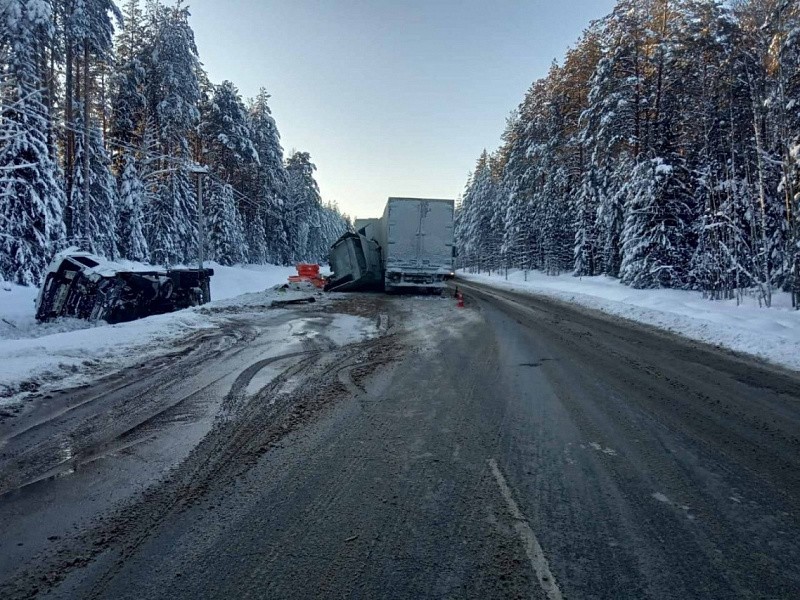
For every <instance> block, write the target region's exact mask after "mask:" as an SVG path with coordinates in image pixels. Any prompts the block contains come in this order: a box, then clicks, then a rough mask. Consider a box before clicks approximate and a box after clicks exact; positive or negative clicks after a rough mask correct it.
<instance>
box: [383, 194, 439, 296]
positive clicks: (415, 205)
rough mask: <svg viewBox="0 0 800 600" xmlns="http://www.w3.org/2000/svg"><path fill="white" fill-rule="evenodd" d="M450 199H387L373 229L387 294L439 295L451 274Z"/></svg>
mask: <svg viewBox="0 0 800 600" xmlns="http://www.w3.org/2000/svg"><path fill="white" fill-rule="evenodd" d="M453 210H454V202H453V201H452V200H436V199H429V198H389V201H388V202H387V203H386V208H385V209H384V211H383V217H381V219H380V223H379V224H378V227H377V228H376V233H377V237H376V241H377V242H378V245H379V246H380V248H381V262H382V264H383V275H384V284H385V289H386V291H387V292H394V291H401V290H404V289H405V290H412V289H419V290H423V289H426V290H429V291H432V292H438V293H440V292H441V291H442V290H443V289H444V286H445V281H446V279H448V278H449V277H450V276H452V274H453V248H454V244H453V234H454V223H453Z"/></svg>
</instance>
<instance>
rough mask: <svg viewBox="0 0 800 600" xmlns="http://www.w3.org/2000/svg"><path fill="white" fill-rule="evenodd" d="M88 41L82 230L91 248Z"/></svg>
mask: <svg viewBox="0 0 800 600" xmlns="http://www.w3.org/2000/svg"><path fill="white" fill-rule="evenodd" d="M89 81H90V76H89V41H88V40H84V41H83V165H82V166H83V232H84V235H85V236H86V238H87V239H86V247H87V249H89V250H91V247H92V244H91V240H90V239H89V223H90V219H91V211H90V210H89V188H90V187H91V186H90V185H89V152H90V148H89V99H90V93H89Z"/></svg>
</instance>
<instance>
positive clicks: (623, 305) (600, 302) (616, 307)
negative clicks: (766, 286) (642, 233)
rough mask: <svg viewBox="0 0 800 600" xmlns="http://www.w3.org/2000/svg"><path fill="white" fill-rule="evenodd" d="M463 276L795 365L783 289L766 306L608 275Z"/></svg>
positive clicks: (798, 334) (797, 323)
mask: <svg viewBox="0 0 800 600" xmlns="http://www.w3.org/2000/svg"><path fill="white" fill-rule="evenodd" d="M459 277H461V278H463V279H465V280H467V281H475V282H478V283H485V284H488V285H492V286H495V287H498V288H504V289H508V290H513V291H520V292H528V293H532V294H539V295H544V296H549V297H552V298H556V299H559V300H565V301H568V302H573V303H575V304H579V305H581V306H586V307H588V308H593V309H597V310H601V311H603V312H606V313H609V314H612V315H615V316H619V317H623V318H626V319H630V320H632V321H637V322H640V323H646V324H648V325H653V326H655V327H658V328H660V329H664V330H666V331H670V332H673V333H677V334H680V335H683V336H685V337H688V338H691V339H694V340H697V341H701V342H706V343H710V344H714V345H717V346H721V347H723V348H728V349H730V350H734V351H736V352H742V353H744V354H750V355H752V356H756V357H758V358H761V359H763V360H766V361H768V362H771V363H774V364H776V365H780V366H783V367H788V368H790V369H794V370H800V352H798V348H800V311H795V310H792V307H791V298H790V296H789V294H786V293H783V292H775V293H774V296H773V306H772V308H761V307H759V305H758V301H757V299H756V298H755V297H752V296H745V297H744V298H743V301H742V303H741V304H740V305H738V306H737V304H736V301H735V300H718V301H711V300H708V299H705V298H703V296H702V294H701V293H699V292H691V291H685V290H666V289H663V290H637V289H633V288H630V287H628V286H626V285H622V284H621V283H619V280H617V279H613V278H611V277H605V276H598V277H580V278H579V277H573V276H571V275H559V276H555V277H553V276H549V275H544V274H542V273H539V272H535V271H528V273H527V281H526V280H525V279H526V276H525V273H524V272H522V271H509V274H508V279H506V278H505V275H504V274H502V273H501V274H496V275H491V276H490V275H486V274H481V275H476V274H470V273H465V272H459Z"/></svg>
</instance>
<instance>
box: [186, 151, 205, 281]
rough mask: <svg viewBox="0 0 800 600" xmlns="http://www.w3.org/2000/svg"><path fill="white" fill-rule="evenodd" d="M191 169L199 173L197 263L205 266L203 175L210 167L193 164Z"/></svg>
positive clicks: (201, 266) (199, 265) (196, 173)
mask: <svg viewBox="0 0 800 600" xmlns="http://www.w3.org/2000/svg"><path fill="white" fill-rule="evenodd" d="M189 170H190V171H191V172H192V173H194V174H195V175H197V264H198V267H199V268H201V269H202V268H203V261H204V259H205V251H206V220H205V213H204V209H203V175H208V167H204V166H202V165H197V164H196V165H192V166H190V167H189Z"/></svg>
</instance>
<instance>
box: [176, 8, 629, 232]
mask: <svg viewBox="0 0 800 600" xmlns="http://www.w3.org/2000/svg"><path fill="white" fill-rule="evenodd" d="M189 4H190V7H191V12H192V21H191V22H192V26H193V27H194V30H195V33H196V36H197V44H198V47H199V51H200V59H201V60H202V61H203V63H204V64H205V66H206V68H207V69H208V72H209V75H210V76H211V79H212V81H214V82H215V83H219V82H220V81H222V80H223V79H230V80H231V81H233V82H234V83H235V84H236V85H237V86H238V88H239V90H240V91H241V92H242V95H243V96H245V97H248V96H253V95H255V94H256V92H257V91H258V89H259V88H260V87H261V86H264V87H266V88H267V90H268V91H269V93H270V94H271V95H272V100H271V106H272V111H273V114H274V116H275V118H276V120H277V123H278V128H279V130H280V132H281V137H282V142H283V147H284V149H285V151H286V152H287V154H288V152H289V151H290V150H291V149H292V148H296V149H298V150H305V151H308V152H310V153H311V157H312V159H313V160H314V162H315V163H316V165H317V168H318V171H317V181H318V182H319V184H320V189H321V191H322V196H323V199H325V200H336V201H338V202H339V205H340V206H341V207H342V209H343V210H345V211H346V212H348V213H349V214H350V215H351V216H358V217H370V216H378V215H379V214H380V212H381V210H382V208H383V205H384V203H385V201H386V198H387V197H388V196H421V197H431V198H455V197H456V196H457V195H458V194H459V193H460V192H461V191H462V190H463V187H464V183H465V181H466V178H467V175H468V173H469V171H470V170H471V169H472V167H473V165H474V163H475V160H476V159H477V157H478V155H479V154H480V152H481V150H482V149H483V148H484V147H486V148H489V149H494V148H496V147H497V145H498V144H499V142H500V134H501V133H502V130H503V127H504V124H505V120H506V117H507V116H508V114H509V112H510V111H511V110H512V109H513V108H515V107H516V106H517V105H518V104H519V102H520V101H521V100H522V97H523V95H524V93H525V91H526V90H527V89H528V87H529V86H530V84H531V82H533V81H534V80H535V79H538V78H539V77H542V76H544V75H545V74H546V73H547V70H548V68H549V66H550V63H551V62H552V60H553V59H554V58H557V59H559V60H561V59H562V58H563V56H564V52H565V51H566V50H567V48H568V47H569V46H571V45H572V44H573V43H574V42H575V41H576V40H577V38H578V36H579V35H580V34H581V32H582V31H583V30H584V29H585V28H586V26H587V25H588V24H589V22H590V21H591V20H592V19H596V18H599V17H602V16H604V15H606V14H607V13H608V12H609V11H610V10H611V8H612V7H613V4H614V1H613V0H561V1H550V0H528V1H525V2H523V1H520V2H510V1H503V0H498V1H489V0H487V1H483V2H478V1H473V0H465V1H461V2H458V1H455V0H441V1H437V0H409V1H406V2H402V1H397V2H393V1H391V0H382V1H372V2H368V1H355V0H353V1H343V0H342V1H333V0H328V1H324V0H323V1H317V2H312V1H309V0H264V1H261V0H223V1H220V0H190V2H189Z"/></svg>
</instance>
